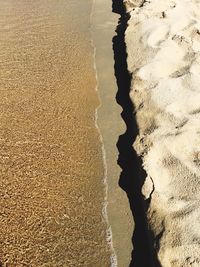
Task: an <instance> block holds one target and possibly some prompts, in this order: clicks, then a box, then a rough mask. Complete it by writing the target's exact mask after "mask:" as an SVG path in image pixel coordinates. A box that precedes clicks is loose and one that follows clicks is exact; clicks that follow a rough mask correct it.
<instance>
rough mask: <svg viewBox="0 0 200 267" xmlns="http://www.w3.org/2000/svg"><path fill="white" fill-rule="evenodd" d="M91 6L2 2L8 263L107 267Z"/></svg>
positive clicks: (1, 184)
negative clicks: (96, 116) (96, 115)
mask: <svg viewBox="0 0 200 267" xmlns="http://www.w3.org/2000/svg"><path fill="white" fill-rule="evenodd" d="M90 11H91V1H74V0H73V1H72V0H67V1H66V0H59V1H55V0H36V1H31V0H20V1H14V0H6V1H3V0H1V1H0V94H1V97H0V114H1V119H0V146H1V150H0V172H1V175H0V193H1V198H0V223H1V227H0V243H1V246H0V259H1V262H2V266H9V267H14V266H48V267H49V266H62V267H63V266H67V267H68V266H69V267H70V266H95V267H98V266H99V267H104V266H105V267H107V266H109V256H110V252H109V248H108V244H107V242H106V223H105V221H104V220H103V218H102V202H103V200H104V185H103V162H102V153H101V143H100V141H99V133H98V131H97V129H96V127H95V121H94V114H95V109H96V108H97V106H98V105H99V99H98V97H97V93H96V92H95V90H94V88H95V87H96V80H95V73H94V69H93V48H92V46H91V35H90V20H89V19H90Z"/></svg>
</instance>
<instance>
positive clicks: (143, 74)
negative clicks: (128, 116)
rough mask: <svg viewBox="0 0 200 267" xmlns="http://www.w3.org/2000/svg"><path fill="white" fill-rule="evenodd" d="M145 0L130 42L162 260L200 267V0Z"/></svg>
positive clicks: (141, 144)
mask: <svg viewBox="0 0 200 267" xmlns="http://www.w3.org/2000/svg"><path fill="white" fill-rule="evenodd" d="M139 2H141V1H126V4H127V9H128V10H129V11H130V19H129V25H128V28H127V31H126V44H127V53H128V68H129V71H130V72H131V73H132V91H131V98H132V100H133V103H134V106H135V111H136V119H137V124H138V128H139V135H138V137H137V139H136V141H135V143H134V149H135V150H136V151H137V154H138V155H139V156H141V157H142V159H143V167H144V169H145V171H146V173H147V177H146V182H145V184H144V186H143V194H144V197H145V198H146V199H149V201H150V206H149V209H148V221H149V223H150V226H151V228H152V230H153V233H154V237H155V247H156V249H157V253H158V258H159V260H160V263H161V266H163V267H189V266H193V267H199V266H200V2H199V1H197V0H190V1H187V0H173V1H170V0H151V1H142V2H143V3H142V5H141V3H139ZM137 4H138V6H137ZM135 6H137V7H136V8H135Z"/></svg>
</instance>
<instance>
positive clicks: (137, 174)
mask: <svg viewBox="0 0 200 267" xmlns="http://www.w3.org/2000/svg"><path fill="white" fill-rule="evenodd" d="M112 4H113V12H114V13H117V14H119V15H120V19H119V23H118V26H117V28H116V36H115V37H114V38H113V51H114V61H115V66H114V69H115V76H116V80H117V86H118V92H117V95H116V101H117V103H118V104H119V105H120V106H121V107H122V113H121V116H122V119H123V120H124V122H125V124H126V127H127V129H126V132H125V133H124V134H122V135H120V136H119V139H118V142H117V148H118V151H119V158H118V164H119V166H120V167H121V169H122V172H121V175H120V179H119V186H120V187H121V188H122V189H123V190H124V191H125V192H126V194H127V197H128V200H129V204H130V209H131V211H132V214H133V219H134V222H135V230H134V233H133V237H132V243H133V248H134V249H133V251H132V260H131V262H130V265H129V267H141V266H145V267H151V266H152V267H160V264H159V262H158V259H157V255H156V252H155V249H154V246H153V242H151V240H152V239H151V237H152V235H151V232H150V230H149V227H148V223H147V217H146V212H147V209H148V206H149V203H148V202H145V201H144V198H143V195H142V187H143V184H144V182H145V178H146V173H145V171H144V169H143V167H142V160H141V158H139V157H138V156H137V154H136V152H135V150H134V149H133V143H134V141H135V139H136V137H137V135H138V133H139V130H138V126H137V122H136V119H135V117H134V106H133V103H132V101H131V99H130V96H129V93H130V89H131V78H132V75H131V74H130V73H129V72H128V68H127V53H126V44H125V31H126V28H127V24H128V20H129V14H128V13H127V12H126V10H125V6H124V3H123V0H112Z"/></svg>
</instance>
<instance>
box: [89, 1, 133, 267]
mask: <svg viewBox="0 0 200 267" xmlns="http://www.w3.org/2000/svg"><path fill="white" fill-rule="evenodd" d="M93 11H94V13H93V17H92V39H93V42H94V47H95V52H96V53H95V63H96V71H97V81H98V88H97V89H98V94H99V98H100V102H101V104H100V106H99V107H98V110H97V125H98V128H99V131H100V135H101V139H102V149H103V150H102V153H103V158H104V164H105V165H104V167H105V183H106V184H105V188H106V198H105V201H106V203H105V205H106V206H105V212H106V214H105V216H106V221H107V224H108V227H109V228H108V230H109V232H108V238H109V240H108V241H109V243H110V247H111V252H112V256H111V257H112V263H111V266H117V267H124V266H128V265H129V263H130V260H131V251H132V242H131V236H132V229H133V222H132V215H131V212H130V208H129V203H128V200H127V196H126V194H125V192H123V190H122V189H121V188H120V187H119V184H118V182H119V177H120V172H121V170H120V167H119V166H118V163H117V158H118V153H119V152H118V150H117V140H118V138H119V136H120V134H122V133H123V132H124V130H125V127H124V123H123V121H122V119H121V116H120V113H121V108H120V107H119V106H118V104H117V103H116V99H115V98H116V94H117V90H118V89H117V84H116V77H115V73H114V69H113V67H114V64H115V62H114V54H113V53H114V52H113V47H112V41H113V38H114V36H115V30H116V28H117V25H118V19H119V15H116V14H114V13H113V11H112V1H110V2H107V1H103V2H102V0H101V1H100V0H96V1H94V10H93ZM113 123H114V124H113Z"/></svg>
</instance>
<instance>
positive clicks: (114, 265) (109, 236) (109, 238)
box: [90, 0, 118, 267]
mask: <svg viewBox="0 0 200 267" xmlns="http://www.w3.org/2000/svg"><path fill="white" fill-rule="evenodd" d="M95 3H96V1H95V0H93V3H92V10H91V14H90V23H91V24H92V17H93V15H94V9H95ZM90 31H91V44H92V48H93V51H94V53H93V58H94V59H93V62H94V65H93V67H94V71H95V78H96V87H95V91H96V92H97V96H98V98H99V102H100V104H99V106H98V107H97V108H96V109H95V115H94V119H95V127H96V129H97V131H98V133H99V139H100V142H101V150H102V159H103V167H104V175H103V183H104V188H105V197H104V202H103V208H102V215H103V218H104V220H105V222H106V224H107V230H106V240H107V242H108V244H109V246H110V250H111V256H110V267H117V265H118V264H117V255H116V252H115V249H114V247H113V237H112V229H111V225H110V223H109V219H108V212H107V206H108V168H107V163H106V162H107V161H106V150H105V146H104V142H103V136H102V134H101V130H100V128H99V125H98V110H99V108H100V107H101V106H102V102H101V97H100V94H99V90H98V88H99V82H98V73H97V66H96V47H95V44H94V41H93V38H92V27H91V28H90Z"/></svg>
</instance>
